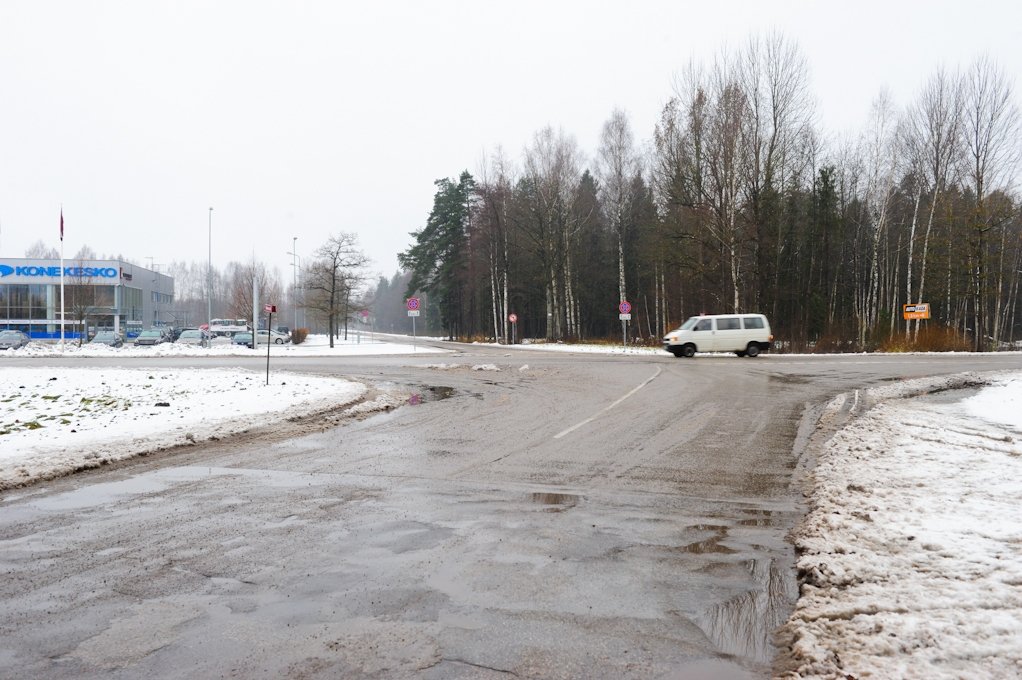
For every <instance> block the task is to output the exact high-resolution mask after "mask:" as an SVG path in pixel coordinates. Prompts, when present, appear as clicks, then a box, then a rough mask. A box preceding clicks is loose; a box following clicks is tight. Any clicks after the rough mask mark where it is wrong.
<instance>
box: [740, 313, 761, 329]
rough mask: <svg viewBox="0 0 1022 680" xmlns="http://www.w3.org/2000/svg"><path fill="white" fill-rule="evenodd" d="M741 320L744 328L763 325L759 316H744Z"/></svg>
mask: <svg viewBox="0 0 1022 680" xmlns="http://www.w3.org/2000/svg"><path fill="white" fill-rule="evenodd" d="M742 321H744V322H745V327H746V328H762V327H763V319H761V318H759V317H758V316H746V317H744V318H743V319H742Z"/></svg>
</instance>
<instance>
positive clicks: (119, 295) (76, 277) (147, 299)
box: [0, 257, 181, 339]
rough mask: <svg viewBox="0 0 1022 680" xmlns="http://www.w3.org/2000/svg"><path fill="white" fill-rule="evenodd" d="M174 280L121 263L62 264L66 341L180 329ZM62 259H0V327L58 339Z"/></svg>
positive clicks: (41, 337)
mask: <svg viewBox="0 0 1022 680" xmlns="http://www.w3.org/2000/svg"><path fill="white" fill-rule="evenodd" d="M173 303H174V279H173V278H172V277H170V276H167V275H165V274H160V273H159V272H155V271H151V270H149V269H146V268H144V267H139V266H138V265H134V264H131V263H130V262H121V261H120V260H64V337H65V338H72V337H78V335H79V333H81V332H82V329H83V327H84V328H85V329H89V330H95V329H96V328H107V329H111V330H117V331H119V332H122V333H125V334H127V335H128V336H129V337H130V336H134V335H136V334H137V333H138V332H139V331H141V330H142V329H144V328H151V327H159V326H172V325H179V324H180V323H181V322H180V321H179V320H178V319H177V318H176V313H175V312H174V310H173ZM60 318H61V315H60V260H52V259H32V258H9V257H8V258H0V328H14V329H17V330H22V331H25V332H26V333H28V334H29V335H30V336H31V337H32V338H36V339H46V338H59V337H60Z"/></svg>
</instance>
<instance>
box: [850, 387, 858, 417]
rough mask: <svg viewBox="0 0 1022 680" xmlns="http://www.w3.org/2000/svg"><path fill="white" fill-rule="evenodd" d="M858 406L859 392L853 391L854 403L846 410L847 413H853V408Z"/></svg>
mask: <svg viewBox="0 0 1022 680" xmlns="http://www.w3.org/2000/svg"><path fill="white" fill-rule="evenodd" d="M858 405H859V390H855V401H853V402H852V407H851V408H850V409H848V412H849V413H855V407H856V406H858Z"/></svg>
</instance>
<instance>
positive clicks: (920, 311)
mask: <svg viewBox="0 0 1022 680" xmlns="http://www.w3.org/2000/svg"><path fill="white" fill-rule="evenodd" d="M901 309H902V316H903V317H904V318H905V319H929V318H930V305H929V304H927V303H925V302H920V303H919V304H917V305H902V306H901Z"/></svg>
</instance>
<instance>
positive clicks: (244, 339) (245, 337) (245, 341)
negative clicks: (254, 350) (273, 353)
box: [231, 331, 254, 347]
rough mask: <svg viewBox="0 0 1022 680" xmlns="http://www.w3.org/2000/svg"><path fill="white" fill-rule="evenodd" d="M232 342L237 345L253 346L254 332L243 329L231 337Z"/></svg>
mask: <svg viewBox="0 0 1022 680" xmlns="http://www.w3.org/2000/svg"><path fill="white" fill-rule="evenodd" d="M231 342H232V343H233V344H235V345H245V346H246V347H253V346H254V345H253V344H252V334H251V333H250V332H248V331H242V332H241V333H235V334H234V336H233V337H232V338H231Z"/></svg>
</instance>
